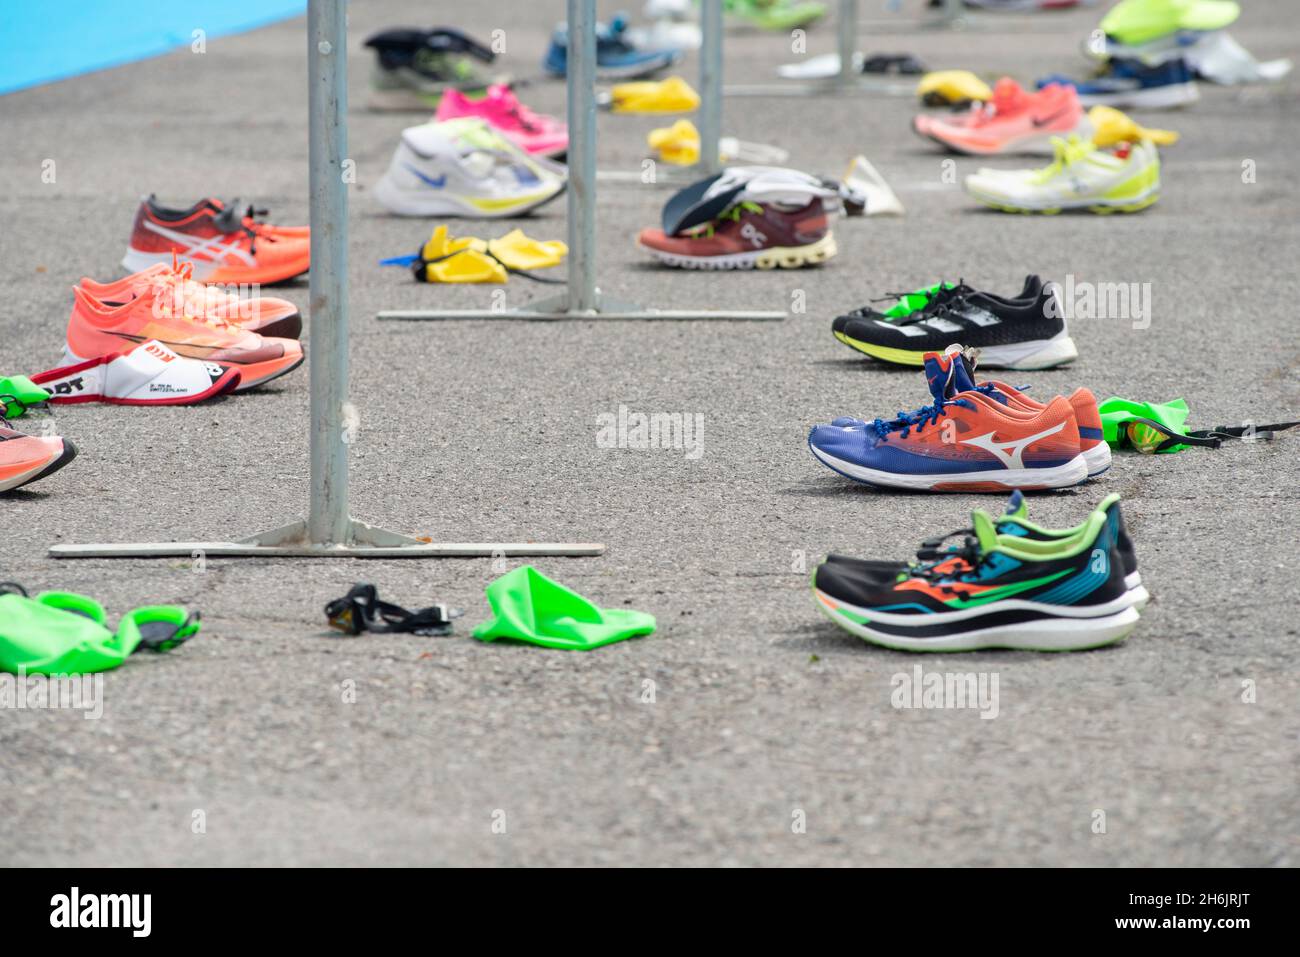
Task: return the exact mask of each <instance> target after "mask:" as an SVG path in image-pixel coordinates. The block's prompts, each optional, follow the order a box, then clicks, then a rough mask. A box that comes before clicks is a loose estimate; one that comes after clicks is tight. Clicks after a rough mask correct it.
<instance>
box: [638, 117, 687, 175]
mask: <svg viewBox="0 0 1300 957" xmlns="http://www.w3.org/2000/svg"><path fill="white" fill-rule="evenodd" d="M646 142H647V143H649V144H650V148H651V149H652V150H654V151H655V152H656V153H658V154H659V158H660V159H661V160H663V161H664V162H665V163H672V164H674V165H676V166H694V165H695V164H696V163H698V162H699V161H700V131H699V130H697V129H696V128H695V124H694V123H692V122H691V121H690V120H678V121H677V122H676V123H674V124H673V125H672V126H667V127H664V128H662V129H658V130H651V131H650V134H649V135H648V136H647V137H646Z"/></svg>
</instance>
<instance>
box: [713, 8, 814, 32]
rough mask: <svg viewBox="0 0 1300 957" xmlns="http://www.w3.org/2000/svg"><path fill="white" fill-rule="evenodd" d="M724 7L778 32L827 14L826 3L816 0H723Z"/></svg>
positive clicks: (765, 28) (740, 18)
mask: <svg viewBox="0 0 1300 957" xmlns="http://www.w3.org/2000/svg"><path fill="white" fill-rule="evenodd" d="M722 8H723V9H724V10H726V11H727V13H729V14H730V15H731V16H733V17H736V18H737V19H739V20H744V21H745V22H747V23H750V24H753V25H754V26H756V27H758V28H759V29H760V30H774V31H776V32H778V33H784V32H786V31H787V30H793V29H794V28H795V27H806V26H808V25H809V24H810V23H814V22H816V21H817V20H820V19H821V18H822V17H824V16H825V15H826V4H824V3H818V2H816V0H723V3H722Z"/></svg>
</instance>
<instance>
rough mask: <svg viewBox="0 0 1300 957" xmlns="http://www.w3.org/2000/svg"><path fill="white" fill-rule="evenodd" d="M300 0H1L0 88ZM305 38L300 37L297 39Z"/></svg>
mask: <svg viewBox="0 0 1300 957" xmlns="http://www.w3.org/2000/svg"><path fill="white" fill-rule="evenodd" d="M306 9H307V0H4V2H3V3H0V94H3V93H12V92H13V91H14V90H21V89H24V88H25V87H29V86H36V85H37V84H40V83H52V82H53V81H55V80H62V79H65V78H66V77H70V76H76V75H77V74H79V73H89V72H91V71H92V70H103V69H106V68H108V67H112V66H120V65H121V64H123V63H130V62H132V61H133V60H143V59H145V58H146V57H151V56H159V55H160V54H163V53H167V52H169V51H171V50H174V49H176V48H177V47H182V46H184V47H188V46H190V45H191V44H192V43H193V42H194V31H195V30H198V29H201V30H203V32H204V34H205V35H206V37H205V39H206V41H207V42H208V43H211V42H212V40H213V39H214V38H216V37H220V36H226V35H229V34H231V33H241V32H243V31H245V30H252V29H254V28H256V27H261V26H265V25H266V24H268V23H275V22H276V21H278V20H286V19H288V18H289V17H296V16H298V15H299V14H301V13H303V12H304V11H305V10H306ZM304 42H306V41H304Z"/></svg>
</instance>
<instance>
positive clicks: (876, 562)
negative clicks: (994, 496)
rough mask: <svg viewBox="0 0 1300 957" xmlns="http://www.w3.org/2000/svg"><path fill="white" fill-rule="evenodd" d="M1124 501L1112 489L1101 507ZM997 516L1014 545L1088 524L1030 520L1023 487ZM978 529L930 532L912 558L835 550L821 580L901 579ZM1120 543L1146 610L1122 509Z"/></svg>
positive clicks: (1056, 539) (1054, 537)
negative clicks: (1052, 524) (894, 558)
mask: <svg viewBox="0 0 1300 957" xmlns="http://www.w3.org/2000/svg"><path fill="white" fill-rule="evenodd" d="M1118 503H1119V495H1118V494H1117V493H1114V492H1112V493H1111V494H1110V495H1108V496H1106V498H1105V499H1103V500H1102V503H1101V504H1100V505H1098V506H1097V508H1098V509H1099V510H1101V511H1107V510H1109V509H1110V508H1111V506H1112V505H1114V507H1115V510H1116V514H1119V505H1118ZM996 521H997V524H996V525H995V526H994V530H995V531H996V532H997V533H998V538H999V539H1007V540H1008V543H1009V544H1011V545H1017V543H1018V542H1024V543H1027V542H1046V543H1048V544H1049V545H1051V544H1057V543H1060V542H1061V541H1062V540H1064V539H1068V538H1073V537H1075V536H1077V535H1078V534H1080V532H1082V530H1083V525H1076V526H1075V527H1074V528H1065V529H1056V528H1045V527H1043V526H1042V525H1036V524H1035V523H1033V522H1031V521H1030V520H1029V506H1028V503H1027V502H1026V501H1025V496H1024V495H1023V494H1022V493H1020V492H1012V493H1011V498H1010V500H1009V501H1008V502H1007V507H1006V511H1005V512H1003V513H1002V515H1000V516H998V518H997V520H996ZM974 534H975V530H974V529H973V528H969V527H968V528H958V529H955V530H953V531H951V532H948V533H946V534H944V535H936V536H934V537H932V538H927V539H925V541H923V542H922V543H921V547H920V548H918V549H917V550H916V557H915V559H914V560H912V561H904V562H897V561H889V560H883V559H868V558H854V557H851V556H849V555H839V554H834V553H832V554H830V555H827V556H826V560H825V562H824V563H823V564H822V566H821V567H819V568H818V570H817V572H816V575H817V578H818V579H819V580H821V579H823V576H825V578H826V579H828V580H829V579H851V580H852V581H853V582H854V583H856V584H859V585H862V584H877V585H883V584H886V583H888V582H891V581H894V580H896V579H897V578H898V576H899V575H910V574H911V573H912V572H913V571H914V570H915V569H916V568H918V567H920V566H922V565H926V564H931V563H933V562H940V561H944V560H946V559H948V558H951V557H952V556H953V555H957V554H960V552H961V549H962V546H961V545H954V544H950V543H949V542H950V540H951V539H954V538H955V539H960V540H961V541H963V542H964V541H965V539H966V538H968V537H970V536H971V535H974ZM1034 547H1037V546H1034ZM1116 549H1117V551H1118V553H1119V558H1120V563H1121V564H1122V565H1123V567H1124V587H1125V588H1127V589H1128V591H1129V594H1130V597H1131V598H1132V599H1133V607H1135V608H1136V609H1137V610H1138V611H1141V610H1142V609H1143V608H1145V607H1146V605H1147V602H1148V601H1149V600H1150V597H1151V596H1150V595H1149V594H1147V590H1146V589H1145V588H1144V587H1142V574H1141V572H1139V571H1138V560H1137V552H1136V551H1135V550H1134V548H1133V539H1132V537H1131V536H1130V535H1129V533H1128V529H1127V528H1126V527H1125V525H1124V518H1123V516H1122V515H1120V517H1119V537H1118V541H1117V543H1116ZM827 590H830V589H827Z"/></svg>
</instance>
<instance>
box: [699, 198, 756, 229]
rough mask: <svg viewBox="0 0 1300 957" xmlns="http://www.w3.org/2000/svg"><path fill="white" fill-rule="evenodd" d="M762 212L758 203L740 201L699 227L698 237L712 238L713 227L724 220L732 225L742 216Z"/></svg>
mask: <svg viewBox="0 0 1300 957" xmlns="http://www.w3.org/2000/svg"><path fill="white" fill-rule="evenodd" d="M762 211H763V207H762V206H760V205H759V204H758V203H755V202H751V201H750V200H748V199H746V200H742V201H741V202H739V203H736V205H734V206H732V207H730V208H729V209H725V210H723V211H722V212H721V213H719V214H718V215H717V216H715V217H714V218H713V219H712V220H711V221H710V222H708V223H706V224H705V225H704V226H702V227H700V229H701V232H700V233H699V234H698V235H703V236H704V237H705V238H708V237H710V236H712V235H713V233H714V231H715V228H716V227H715V225H714V224H715V223H720V222H722V221H724V220H730V221H731V222H733V223H738V222H740V217H741V216H743V215H744V214H745V213H761V212H762Z"/></svg>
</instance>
